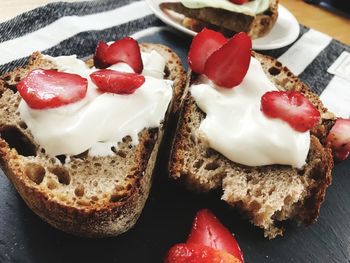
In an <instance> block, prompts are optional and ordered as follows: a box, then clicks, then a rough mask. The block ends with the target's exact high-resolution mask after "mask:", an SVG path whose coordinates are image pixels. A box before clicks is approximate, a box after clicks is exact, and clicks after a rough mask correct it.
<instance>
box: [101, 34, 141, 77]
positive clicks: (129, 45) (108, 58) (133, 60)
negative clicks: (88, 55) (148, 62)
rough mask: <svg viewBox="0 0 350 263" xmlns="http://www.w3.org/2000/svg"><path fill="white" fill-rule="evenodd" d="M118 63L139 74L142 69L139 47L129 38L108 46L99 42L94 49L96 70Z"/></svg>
mask: <svg viewBox="0 0 350 263" xmlns="http://www.w3.org/2000/svg"><path fill="white" fill-rule="evenodd" d="M118 62H124V63H127V64H128V65H129V66H130V67H131V68H132V69H133V70H134V71H135V72H136V73H141V72H142V69H143V64H142V58H141V51H140V46H139V44H138V43H137V41H136V40H135V39H133V38H131V37H125V38H123V39H120V40H117V41H115V42H114V43H113V44H111V45H110V46H108V45H107V44H106V43H104V42H102V41H101V42H99V44H98V45H97V47H96V51H95V56H94V64H95V66H96V67H98V68H106V67H108V66H110V65H113V64H116V63H118Z"/></svg>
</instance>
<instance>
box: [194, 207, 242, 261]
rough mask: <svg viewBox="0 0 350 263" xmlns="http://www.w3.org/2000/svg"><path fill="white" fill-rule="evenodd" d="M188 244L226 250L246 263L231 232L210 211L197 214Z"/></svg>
mask: <svg viewBox="0 0 350 263" xmlns="http://www.w3.org/2000/svg"><path fill="white" fill-rule="evenodd" d="M187 243H188V244H202V245H205V246H208V247H212V248H214V249H218V250H224V251H226V252H228V253H230V254H231V255H233V256H235V257H236V258H237V259H239V261H240V262H244V259H243V253H242V251H241V249H240V247H239V245H238V243H237V241H236V239H235V238H234V237H233V235H232V234H231V232H230V231H229V230H228V229H227V228H226V227H225V226H224V225H223V224H221V222H220V221H219V220H218V219H217V218H216V217H215V215H214V214H213V213H212V212H211V211H209V210H208V209H202V210H200V211H198V212H197V214H196V217H195V219H194V221H193V224H192V230H191V233H190V235H189V237H188V239H187Z"/></svg>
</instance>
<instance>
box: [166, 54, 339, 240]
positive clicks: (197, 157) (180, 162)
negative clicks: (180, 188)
mask: <svg viewBox="0 0 350 263" xmlns="http://www.w3.org/2000/svg"><path fill="white" fill-rule="evenodd" d="M253 56H254V57H255V58H257V59H258V60H259V61H260V62H261V64H262V67H263V69H264V71H265V73H266V74H267V76H268V77H269V79H270V80H271V81H272V83H274V84H275V85H276V87H277V88H278V89H280V90H296V91H299V92H301V93H302V94H304V95H305V96H306V97H307V98H308V99H309V100H310V101H311V102H312V103H313V104H314V105H315V106H316V107H317V109H318V110H319V111H320V113H321V118H322V123H321V124H319V125H318V126H317V127H315V128H314V129H313V130H312V131H311V147H310V151H309V153H308V157H307V163H306V165H305V166H304V167H303V169H295V168H292V167H291V166H286V165H267V166H260V167H249V166H245V165H241V164H238V163H234V162H232V161H230V160H228V159H227V158H225V157H224V156H223V155H221V154H220V153H218V152H216V151H214V150H212V149H210V148H208V147H207V146H206V144H205V143H203V142H202V141H201V140H200V139H199V138H198V137H197V135H196V134H197V130H198V128H199V125H200V123H201V121H202V120H203V119H204V117H205V114H204V113H203V112H202V111H201V110H200V109H199V108H198V107H197V105H196V103H195V101H194V99H193V98H192V97H191V95H190V94H189V92H188V93H187V95H186V97H185V99H184V106H183V109H182V111H181V113H180V116H181V117H180V121H179V124H178V130H177V134H176V137H175V139H174V143H173V149H172V153H171V160H170V165H169V170H170V175H171V177H172V178H174V179H175V180H179V181H181V182H183V183H185V184H186V185H187V187H188V188H190V189H193V190H195V191H197V192H208V191H210V190H213V189H220V188H222V191H223V194H222V197H221V198H222V199H223V200H224V201H226V202H227V203H228V204H230V205H232V206H234V207H237V208H239V209H240V210H241V211H243V212H244V213H245V214H246V215H247V216H248V217H249V219H250V220H251V222H252V223H253V224H255V225H256V226H259V227H261V228H263V229H264V234H265V236H266V237H268V238H274V237H276V235H281V234H282V233H283V229H282V228H281V227H279V226H277V224H278V222H279V221H284V220H286V219H289V218H293V219H296V220H297V221H299V222H302V223H304V224H305V225H309V224H311V223H313V222H314V221H315V220H316V219H317V217H318V215H319V210H320V205H321V203H322V202H323V200H324V197H325V192H326V189H327V187H328V186H329V185H330V183H331V170H332V168H333V158H332V154H331V150H330V149H329V148H327V147H326V146H324V145H323V143H324V139H325V138H326V134H327V132H328V131H329V128H330V125H331V124H332V122H333V120H334V116H333V114H332V113H330V112H328V111H327V109H326V108H324V107H323V105H322V103H321V101H320V100H319V98H318V96H317V95H316V94H314V93H313V92H311V91H310V89H309V88H308V87H307V85H305V84H304V83H302V82H301V81H300V80H299V79H298V78H297V77H296V76H294V75H293V74H292V73H291V72H290V71H289V70H288V69H287V68H286V67H283V66H282V64H281V63H279V62H278V61H276V60H275V59H273V58H271V57H267V56H264V55H260V54H258V53H255V52H253ZM195 81H196V75H195V74H192V78H191V80H190V81H189V82H192V83H193V82H195ZM188 85H190V84H188Z"/></svg>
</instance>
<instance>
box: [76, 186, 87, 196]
mask: <svg viewBox="0 0 350 263" xmlns="http://www.w3.org/2000/svg"><path fill="white" fill-rule="evenodd" d="M84 193H85V188H84V186H82V185H78V186H77V187H76V188H75V190H74V194H75V195H76V196H77V197H82V196H83V195H84Z"/></svg>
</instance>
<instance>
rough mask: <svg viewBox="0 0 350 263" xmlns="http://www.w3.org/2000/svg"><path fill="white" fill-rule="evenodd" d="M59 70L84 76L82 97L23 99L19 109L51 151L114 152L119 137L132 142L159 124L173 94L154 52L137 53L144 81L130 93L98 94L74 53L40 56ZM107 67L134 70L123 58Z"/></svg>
mask: <svg viewBox="0 0 350 263" xmlns="http://www.w3.org/2000/svg"><path fill="white" fill-rule="evenodd" d="M45 58H46V59H49V60H51V61H52V62H53V63H54V64H55V65H57V67H58V70H59V71H64V72H68V73H75V74H79V75H81V76H82V77H85V78H87V79H88V91H87V95H86V97H85V98H84V99H82V100H80V101H78V102H76V103H72V104H68V105H65V106H61V107H58V108H53V109H46V110H35V109H31V108H30V107H29V106H28V105H27V103H26V102H25V101H24V100H23V99H22V100H21V102H20V105H19V113H20V117H21V118H22V120H24V121H25V123H26V124H27V125H28V128H29V129H30V131H31V133H32V134H33V136H34V139H35V141H36V142H37V143H38V144H39V145H40V146H41V147H42V148H44V149H45V151H46V153H47V154H49V155H50V156H56V155H61V154H65V155H77V154H80V153H82V152H84V151H86V150H88V151H89V155H92V156H106V155H111V154H113V152H112V150H111V147H113V146H114V147H116V146H117V143H118V142H120V141H121V140H122V138H123V137H125V136H127V135H129V136H131V138H132V142H133V143H134V144H137V143H138V133H139V132H140V131H142V130H143V129H144V128H154V127H158V126H159V125H160V123H161V122H162V121H163V119H164V116H165V113H166V111H167V108H168V105H169V103H170V101H171V98H172V81H169V80H164V79H163V74H162V72H164V66H165V59H164V58H163V57H162V56H161V55H160V54H158V53H157V52H155V51H152V52H150V53H142V58H143V61H144V70H143V75H144V76H145V82H144V84H143V85H142V86H141V87H140V88H138V89H137V90H136V91H135V92H134V93H133V94H130V95H119V94H113V93H107V92H106V93H101V92H99V91H98V90H97V87H96V86H95V85H94V84H93V83H92V81H91V79H90V78H89V75H90V74H91V73H92V72H94V71H96V69H95V68H89V67H87V65H86V64H85V63H84V62H83V61H82V60H79V59H77V57H76V56H75V55H73V56H61V57H50V56H45ZM109 68H110V69H114V70H119V71H123V72H133V70H132V69H131V67H130V66H128V65H127V64H125V63H117V64H115V65H112V66H111V67H109Z"/></svg>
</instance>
